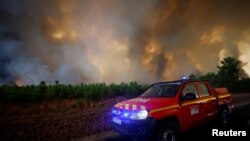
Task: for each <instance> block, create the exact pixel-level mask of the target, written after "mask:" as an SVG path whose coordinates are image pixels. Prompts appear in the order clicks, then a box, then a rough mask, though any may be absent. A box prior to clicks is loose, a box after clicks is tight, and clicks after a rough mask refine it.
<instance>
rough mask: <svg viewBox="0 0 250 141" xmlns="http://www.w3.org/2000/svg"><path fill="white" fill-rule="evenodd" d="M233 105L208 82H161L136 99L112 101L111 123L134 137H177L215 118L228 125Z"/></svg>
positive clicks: (164, 139) (161, 139) (161, 140)
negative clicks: (114, 102) (113, 102)
mask: <svg viewBox="0 0 250 141" xmlns="http://www.w3.org/2000/svg"><path fill="white" fill-rule="evenodd" d="M217 91H218V92H217ZM232 108H233V106H232V98H231V96H230V94H229V93H228V91H227V90H226V89H225V88H220V89H214V88H212V87H211V85H210V84H209V82H207V81H193V80H178V81H171V82H161V83H155V84H152V85H151V86H150V87H149V88H148V89H147V90H146V91H145V92H144V93H143V94H142V95H140V96H139V97H137V98H134V99H130V100H126V101H122V102H120V103H117V104H115V105H114V107H113V109H112V122H111V126H112V127H113V129H114V130H116V131H117V132H119V133H121V134H124V135H129V136H133V137H144V138H147V139H148V138H154V140H158V141H168V140H178V139H179V138H180V133H182V132H185V131H188V130H190V129H192V128H194V127H198V126H201V125H204V124H205V123H208V122H210V121H214V120H216V119H218V120H219V121H220V122H221V123H222V124H224V125H225V124H227V121H228V116H229V115H230V113H231V112H232Z"/></svg>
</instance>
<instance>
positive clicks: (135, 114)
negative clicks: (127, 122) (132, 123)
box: [130, 110, 148, 120]
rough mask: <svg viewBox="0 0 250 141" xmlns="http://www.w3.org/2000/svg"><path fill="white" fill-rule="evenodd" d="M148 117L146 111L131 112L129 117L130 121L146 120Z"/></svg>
mask: <svg viewBox="0 0 250 141" xmlns="http://www.w3.org/2000/svg"><path fill="white" fill-rule="evenodd" d="M147 117H148V111H147V110H140V111H137V112H133V113H132V114H131V116H130V119H135V120H136V119H146V118H147Z"/></svg>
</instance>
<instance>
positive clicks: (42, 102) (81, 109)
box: [0, 82, 147, 141]
mask: <svg viewBox="0 0 250 141" xmlns="http://www.w3.org/2000/svg"><path fill="white" fill-rule="evenodd" d="M146 87H147V85H139V84H137V83H136V82H131V83H126V84H125V83H121V84H110V85H106V84H104V83H98V84H80V85H73V86H72V85H62V84H58V82H56V83H55V84H54V85H46V83H45V82H41V83H40V85H38V86H23V87H19V86H16V85H14V86H9V85H5V86H0V112H1V115H0V140H26V141H27V140H71V139H76V138H79V137H83V136H89V135H92V134H95V133H99V132H103V131H108V130H110V126H109V123H108V122H109V113H110V111H111V108H112V106H113V105H114V104H115V103H116V102H119V101H121V100H124V99H127V98H132V97H135V96H137V95H138V94H139V93H140V92H141V91H143V90H144V89H145V88H146Z"/></svg>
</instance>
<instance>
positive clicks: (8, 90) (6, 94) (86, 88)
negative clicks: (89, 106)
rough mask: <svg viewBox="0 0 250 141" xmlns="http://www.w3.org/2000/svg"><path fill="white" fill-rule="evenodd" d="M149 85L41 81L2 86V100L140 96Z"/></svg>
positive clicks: (0, 95)
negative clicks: (76, 83)
mask: <svg viewBox="0 0 250 141" xmlns="http://www.w3.org/2000/svg"><path fill="white" fill-rule="evenodd" d="M146 87H147V85H144V84H138V83H136V82H130V83H120V84H109V85H107V84H105V83H94V84H84V83H82V84H78V85H70V84H69V85H65V84H59V83H58V81H56V82H55V84H49V85H47V84H46V83H45V81H41V83H40V84H39V85H26V86H22V87H19V86H17V85H2V86H0V101H4V102H31V103H37V102H42V101H45V100H54V99H70V98H80V99H84V100H87V101H88V100H100V99H106V98H113V97H116V96H126V97H127V98H132V97H136V96H138V95H139V94H140V93H141V92H143V90H145V89H146Z"/></svg>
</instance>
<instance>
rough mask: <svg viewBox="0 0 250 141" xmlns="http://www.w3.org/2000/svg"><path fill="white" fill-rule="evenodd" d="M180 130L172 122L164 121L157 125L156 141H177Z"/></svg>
mask: <svg viewBox="0 0 250 141" xmlns="http://www.w3.org/2000/svg"><path fill="white" fill-rule="evenodd" d="M179 139H180V131H179V129H178V127H177V125H176V124H175V123H173V122H166V123H164V124H162V125H161V126H160V127H159V131H158V135H157V141H178V140H179Z"/></svg>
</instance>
